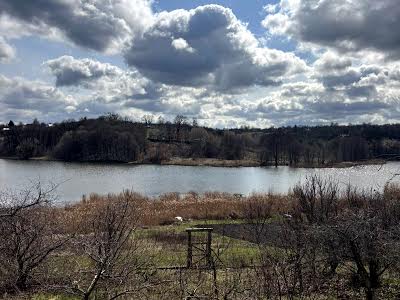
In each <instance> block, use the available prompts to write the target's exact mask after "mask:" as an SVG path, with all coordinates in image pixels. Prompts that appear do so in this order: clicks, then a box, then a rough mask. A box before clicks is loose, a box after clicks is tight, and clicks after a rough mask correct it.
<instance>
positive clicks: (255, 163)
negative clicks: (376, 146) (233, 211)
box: [0, 156, 388, 168]
mask: <svg viewBox="0 0 400 300" xmlns="http://www.w3.org/2000/svg"><path fill="white" fill-rule="evenodd" d="M0 159H9V160H22V161H26V160H24V159H20V158H18V157H17V156H11V157H0ZM29 160H34V161H63V160H60V159H57V158H54V157H52V156H37V157H32V158H30V159H29ZM387 161H388V160H384V159H368V160H362V161H343V162H327V163H324V164H316V163H315V164H305V163H299V164H296V165H289V164H287V163H279V164H278V166H290V167H291V168H350V167H355V166H363V165H383V164H385V163H386V162H387ZM64 162H65V161H64ZM73 162H74V163H113V164H114V163H117V164H129V165H149V164H150V165H151V164H154V165H170V166H207V167H225V168H239V167H274V166H275V165H274V164H267V165H266V164H263V163H262V162H261V161H259V160H255V159H238V160H228V159H217V158H185V157H172V158H170V159H165V160H162V161H160V162H159V163H156V162H151V161H148V160H136V161H130V162H115V161H73Z"/></svg>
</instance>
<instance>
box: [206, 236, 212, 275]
mask: <svg viewBox="0 0 400 300" xmlns="http://www.w3.org/2000/svg"><path fill="white" fill-rule="evenodd" d="M206 263H207V266H208V267H209V268H211V267H212V257H211V230H208V231H207V245H206Z"/></svg>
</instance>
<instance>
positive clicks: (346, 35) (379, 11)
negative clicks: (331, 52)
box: [263, 0, 400, 58]
mask: <svg viewBox="0 0 400 300" xmlns="http://www.w3.org/2000/svg"><path fill="white" fill-rule="evenodd" d="M263 25H264V26H265V27H266V28H267V29H268V30H269V31H270V32H272V33H280V34H288V35H290V36H293V37H294V38H295V39H297V40H298V41H304V42H312V43H315V44H319V45H324V46H331V47H335V48H337V49H340V50H344V51H357V50H365V49H374V50H377V51H381V52H383V53H385V54H386V55H388V56H395V57H397V58H399V57H400V56H399V53H400V52H399V50H400V31H399V30H397V28H400V5H399V1H398V0H379V1H376V0H322V1H314V0H311V1H310V0H299V1H286V0H281V3H280V10H279V11H278V12H277V13H273V14H270V15H268V16H267V17H266V19H265V20H264V22H263Z"/></svg>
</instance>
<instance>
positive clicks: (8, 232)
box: [0, 184, 70, 291]
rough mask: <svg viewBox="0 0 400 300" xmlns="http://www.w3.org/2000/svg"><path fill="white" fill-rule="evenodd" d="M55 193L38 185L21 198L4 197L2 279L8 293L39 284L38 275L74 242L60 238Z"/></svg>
mask: <svg viewBox="0 0 400 300" xmlns="http://www.w3.org/2000/svg"><path fill="white" fill-rule="evenodd" d="M53 190H54V187H52V188H50V189H46V190H44V189H42V187H41V185H40V184H37V185H36V186H35V188H34V189H27V190H26V191H23V192H21V193H19V194H10V193H9V194H3V195H2V203H3V209H2V210H3V213H2V217H1V218H0V259H1V261H2V264H1V266H0V278H3V279H4V281H3V280H2V281H3V282H4V286H3V287H2V288H3V289H5V290H6V291H7V290H26V289H27V288H28V286H29V284H31V283H34V282H35V281H37V278H35V276H34V275H35V271H36V270H37V269H38V268H39V267H41V266H42V265H43V263H44V262H45V260H46V259H47V258H48V256H49V255H50V254H51V253H52V252H54V251H55V250H56V249H58V248H60V247H61V246H62V245H64V244H65V243H66V241H67V240H68V239H69V238H70V236H66V235H61V234H59V230H58V226H57V222H56V215H55V211H54V209H53V208H52V207H51V203H52V200H53Z"/></svg>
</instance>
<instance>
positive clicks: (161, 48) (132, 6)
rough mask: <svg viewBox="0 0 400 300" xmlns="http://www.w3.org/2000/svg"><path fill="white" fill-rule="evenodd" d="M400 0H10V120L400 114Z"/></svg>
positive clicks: (4, 69)
mask: <svg viewBox="0 0 400 300" xmlns="http://www.w3.org/2000/svg"><path fill="white" fill-rule="evenodd" d="M398 28H400V5H399V2H398V0H380V1H375V0H247V1H244V0H240V1H239V0H219V1H216V0H215V1H208V0H153V1H151V0H31V1H26V0H0V122H3V123H6V122H8V121H9V120H13V121H15V122H20V121H21V122H31V121H32V120H33V119H34V118H37V119H38V120H39V121H42V122H60V121H62V120H66V119H79V118H82V117H85V116H86V117H89V118H92V117H97V116H100V115H103V114H106V113H110V112H112V113H118V114H120V115H122V116H125V117H129V118H131V119H132V120H141V118H142V116H143V115H148V114H151V115H154V116H155V118H158V117H160V116H161V117H163V118H164V119H166V120H172V119H173V118H174V117H175V116H176V115H178V114H181V115H185V116H187V117H188V118H190V119H191V118H196V119H197V120H198V123H199V124H200V125H203V126H210V127H218V128H232V127H239V126H242V125H247V126H251V127H259V128H266V127H271V126H293V125H323V124H331V123H339V124H349V123H351V124H358V123H373V124H383V123H397V122H399V120H400V106H399V100H400V89H399V88H400V31H399V30H398Z"/></svg>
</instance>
